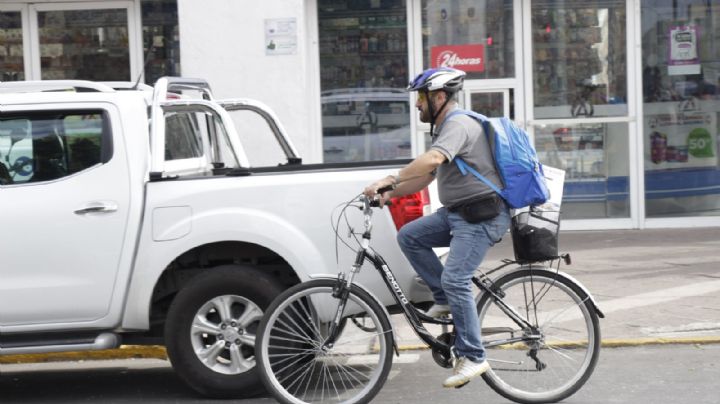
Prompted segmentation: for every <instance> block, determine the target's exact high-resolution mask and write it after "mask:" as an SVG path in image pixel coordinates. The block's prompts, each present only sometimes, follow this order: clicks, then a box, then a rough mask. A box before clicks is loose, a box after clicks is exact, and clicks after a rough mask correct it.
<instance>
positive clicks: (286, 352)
mask: <svg viewBox="0 0 720 404" xmlns="http://www.w3.org/2000/svg"><path fill="white" fill-rule="evenodd" d="M357 205H359V206H358V207H359V208H361V209H362V210H363V214H364V232H363V233H362V240H358V241H359V243H360V248H359V249H358V250H357V255H356V258H355V262H354V264H353V265H352V267H351V269H350V271H349V274H346V273H340V274H339V275H338V277H337V278H326V279H315V280H310V281H307V282H304V283H300V284H298V285H296V286H294V287H292V288H290V289H288V290H286V291H285V292H283V293H282V294H280V295H279V296H278V297H277V298H276V299H275V300H274V302H273V303H272V304H271V305H270V306H269V307H268V309H267V311H266V312H265V315H264V318H263V320H262V322H261V324H260V326H259V329H258V332H257V341H256V362H257V366H258V369H259V372H260V375H261V377H262V379H263V383H264V384H265V386H266V387H267V389H268V390H269V391H270V392H271V393H272V394H273V396H274V397H275V398H276V399H277V400H278V401H280V402H283V403H313V402H323V403H325V402H341V403H365V402H369V401H370V400H372V398H373V397H375V396H376V395H377V394H378V392H379V391H380V389H381V388H382V386H383V385H384V383H385V381H386V379H387V377H388V373H389V371H390V368H391V366H392V353H393V350H394V351H395V352H396V353H398V347H397V344H396V342H395V340H394V337H393V330H392V325H391V322H390V319H389V313H388V311H387V309H386V308H385V307H384V306H383V305H382V304H381V303H380V302H379V301H378V300H377V299H376V298H375V297H374V296H373V295H372V294H371V293H369V292H368V291H366V290H365V289H363V288H362V287H360V286H359V285H357V284H355V283H354V282H353V280H354V277H355V275H356V274H357V273H358V271H360V268H361V266H362V264H363V263H364V262H365V261H366V260H367V261H369V262H370V263H372V265H373V266H374V267H375V268H376V269H377V270H378V272H379V273H380V275H381V276H382V278H383V280H384V282H385V285H386V286H387V287H388V289H389V290H390V292H391V294H392V296H393V297H394V299H395V301H396V303H397V305H398V307H399V308H400V310H401V312H402V313H403V314H404V315H405V318H406V319H407V321H408V322H409V324H410V325H411V326H412V328H413V329H414V331H415V332H416V334H417V335H418V336H419V337H420V339H421V340H422V341H424V342H425V343H426V344H427V345H429V346H430V348H431V349H432V357H433V359H434V360H435V362H436V363H438V364H439V365H440V366H442V367H445V368H451V367H453V363H454V357H455V355H454V352H453V349H452V345H453V341H454V331H450V332H444V333H442V334H441V335H439V336H438V337H437V338H436V337H433V336H432V335H431V334H430V332H429V331H428V330H427V329H426V328H425V326H424V325H423V324H441V325H443V326H448V327H449V326H452V319H450V318H439V319H436V318H431V317H428V316H426V315H425V314H424V313H423V312H421V311H420V310H418V309H417V308H416V307H415V306H413V304H412V303H411V302H410V301H409V300H408V298H407V297H406V296H405V293H404V292H403V290H402V288H401V287H400V285H399V284H398V283H397V282H396V281H395V276H394V275H393V273H392V271H391V269H390V268H389V267H388V265H387V263H386V262H385V260H384V259H383V258H382V257H381V256H380V255H379V254H377V253H376V252H375V251H374V250H373V249H372V248H370V240H371V232H372V208H373V207H377V206H378V204H377V202H376V201H371V200H368V199H367V198H365V197H364V196H359V197H357V198H355V199H354V200H352V201H350V202H348V204H347V205H346V207H345V208H347V207H348V206H357ZM344 212H345V209H343V211H342V213H341V215H342V214H344ZM338 221H339V219H338ZM336 234H337V229H336ZM556 258H557V269H554V268H553V267H552V264H553V261H551V262H550V267H543V266H540V265H538V262H524V263H522V265H521V266H519V267H517V268H515V269H512V270H510V271H509V272H506V273H504V274H501V276H499V277H498V278H497V279H494V280H493V279H491V277H490V275H492V274H494V273H496V272H497V271H500V270H501V269H503V268H506V267H508V266H509V265H512V264H517V263H518V261H514V260H504V261H503V262H502V265H500V266H498V267H497V268H494V269H492V270H490V271H488V272H487V273H481V274H479V275H476V276H474V277H473V283H474V284H475V285H476V286H477V287H478V288H479V290H480V294H479V295H478V296H477V297H476V301H477V308H478V315H479V317H480V324H481V327H482V335H483V343H484V345H485V348H486V353H487V358H488V361H489V363H490V364H491V369H490V370H488V371H487V372H486V373H485V374H483V376H482V377H483V379H484V381H485V382H486V383H487V384H488V385H489V386H490V387H491V388H492V389H493V390H495V391H496V392H497V393H499V394H500V395H502V396H504V397H506V398H508V399H510V400H513V401H516V402H519V403H548V402H556V401H560V400H562V399H565V398H567V397H569V396H570V395H572V394H574V393H575V392H576V391H577V390H578V389H580V387H581V386H582V385H583V384H584V383H585V382H586V381H587V380H588V378H589V377H590V375H591V374H592V372H593V370H594V367H595V365H596V363H597V360H598V355H599V349H600V328H599V320H598V316H599V317H604V316H603V314H602V312H601V311H600V310H599V309H598V307H597V304H596V303H595V301H594V300H593V298H592V296H591V295H590V293H589V292H588V291H587V290H586V289H585V288H584V287H583V286H582V285H581V284H579V283H578V282H577V281H575V280H574V279H573V278H572V277H570V276H569V275H566V274H564V273H563V272H560V270H559V268H560V261H561V260H563V261H564V262H565V263H566V264H570V257H569V255H567V254H566V255H563V256H562V257H556ZM398 355H399V353H398Z"/></svg>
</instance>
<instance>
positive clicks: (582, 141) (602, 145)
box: [523, 0, 638, 229]
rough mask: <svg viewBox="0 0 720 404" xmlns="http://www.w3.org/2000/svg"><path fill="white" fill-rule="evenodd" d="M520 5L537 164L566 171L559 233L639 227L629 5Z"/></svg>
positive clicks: (617, 1) (591, 0)
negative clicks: (522, 9)
mask: <svg viewBox="0 0 720 404" xmlns="http://www.w3.org/2000/svg"><path fill="white" fill-rule="evenodd" d="M523 4H524V11H523V18H524V24H523V26H524V27H526V29H525V31H524V36H525V41H524V43H526V44H530V47H529V48H526V52H525V65H526V66H531V68H530V69H529V70H528V71H527V72H526V77H525V82H526V83H527V89H528V91H527V93H528V95H529V96H528V97H526V104H525V105H526V111H527V113H528V116H529V121H530V125H529V129H530V132H531V133H532V134H533V135H534V138H535V146H536V149H537V151H538V155H539V157H540V160H541V162H542V163H543V164H546V165H549V166H552V167H557V168H560V169H563V170H565V172H566V176H565V189H564V194H563V204H562V209H563V212H562V214H563V220H564V224H563V228H564V229H572V228H583V229H588V228H590V229H592V228H615V227H616V228H630V227H634V226H636V225H637V223H638V219H637V202H636V201H637V200H638V195H637V192H635V193H632V192H631V189H634V188H633V187H634V186H636V180H635V179H634V178H633V177H632V176H631V172H632V169H631V167H633V164H634V162H635V161H636V157H635V154H636V153H635V152H634V150H635V141H634V139H635V135H634V133H635V132H634V125H630V121H631V119H632V113H633V108H632V103H631V102H630V100H631V99H632V94H633V93H632V89H629V85H628V72H629V71H632V70H631V69H630V68H629V63H631V62H632V58H628V49H627V48H628V46H627V43H628V42H629V41H628V38H629V36H628V32H627V21H628V20H632V19H629V18H628V13H629V12H632V7H631V6H628V4H632V2H628V1H626V0H578V1H574V2H564V1H548V0H543V1H539V0H534V1H530V2H523ZM634 201H635V202H634ZM568 219H570V220H568ZM588 219H593V220H589V221H588ZM594 219H602V220H594Z"/></svg>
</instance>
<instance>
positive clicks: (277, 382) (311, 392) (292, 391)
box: [255, 279, 393, 403]
mask: <svg viewBox="0 0 720 404" xmlns="http://www.w3.org/2000/svg"><path fill="white" fill-rule="evenodd" d="M336 284H337V281H336V280H332V279H318V280H312V281H309V282H305V283H301V284H299V285H296V286H294V287H292V288H290V289H288V290H287V291H285V292H283V293H282V294H280V295H279V296H278V297H277V298H276V299H275V300H274V302H273V303H272V304H271V305H270V307H268V309H267V310H266V315H265V316H264V318H263V321H262V322H261V323H260V327H259V329H258V333H257V336H258V341H257V342H256V353H255V356H256V362H257V365H258V369H259V373H260V375H261V378H262V380H263V383H264V384H265V387H266V388H267V390H268V391H269V392H270V393H271V394H272V395H273V396H274V397H275V399H276V400H278V401H279V402H282V403H320V402H322V403H367V402H369V401H370V400H372V399H373V397H375V396H376V395H377V394H378V392H380V389H381V388H382V386H383V385H384V384H385V381H386V379H387V376H388V373H389V372H390V368H391V367H392V354H393V335H392V327H391V323H390V320H389V319H388V317H387V315H386V312H385V310H383V308H382V306H380V304H379V303H377V301H376V300H375V299H374V298H373V297H372V296H371V295H370V294H368V293H367V292H366V291H364V290H363V289H361V288H360V287H358V286H356V285H353V286H352V287H351V289H350V292H349V297H348V302H347V306H346V308H345V311H344V314H345V318H344V319H343V321H342V322H341V324H340V326H341V333H340V334H339V336H338V338H337V339H336V341H335V343H334V344H333V345H332V347H330V348H329V349H325V350H324V349H322V345H323V343H324V342H325V340H326V337H327V332H328V326H329V323H330V320H331V319H332V318H333V317H334V316H335V313H336V310H337V307H338V302H339V300H338V299H336V298H334V297H333V296H332V294H333V287H334V286H335V285H336ZM351 315H365V316H366V318H367V319H369V320H370V321H371V322H372V323H373V324H374V325H373V327H372V328H370V329H373V328H374V329H375V331H373V332H367V331H363V330H362V329H360V328H358V327H356V326H355V324H354V322H353V321H347V318H348V316H351Z"/></svg>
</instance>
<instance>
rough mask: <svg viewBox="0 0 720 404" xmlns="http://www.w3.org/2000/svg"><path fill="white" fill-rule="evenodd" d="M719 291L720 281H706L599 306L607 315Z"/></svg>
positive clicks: (599, 304)
mask: <svg viewBox="0 0 720 404" xmlns="http://www.w3.org/2000/svg"><path fill="white" fill-rule="evenodd" d="M718 291H720V280H717V281H706V282H698V283H691V284H689V285H684V286H677V287H674V288H668V289H660V290H655V291H652V292H647V293H640V294H637V295H632V296H626V297H621V298H619V299H613V300H608V301H604V302H603V301H600V302H598V306H599V307H600V310H602V312H603V313H605V314H607V313H612V312H615V311H621V310H630V309H634V308H637V307H645V306H652V305H656V304H660V303H667V302H671V301H673V300H679V299H683V298H686V297H692V296H700V295H707V294H710V293H714V292H718ZM591 293H592V292H591Z"/></svg>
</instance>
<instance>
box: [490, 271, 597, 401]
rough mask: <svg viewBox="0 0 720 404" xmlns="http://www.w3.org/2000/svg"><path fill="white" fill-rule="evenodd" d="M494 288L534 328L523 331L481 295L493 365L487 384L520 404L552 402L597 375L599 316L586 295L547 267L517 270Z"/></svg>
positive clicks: (501, 279) (491, 363)
mask: <svg viewBox="0 0 720 404" xmlns="http://www.w3.org/2000/svg"><path fill="white" fill-rule="evenodd" d="M495 285H496V287H497V288H499V289H500V290H501V291H502V292H503V293H504V294H505V297H503V299H502V300H503V301H504V302H505V303H506V304H507V305H508V306H510V307H512V308H513V309H514V310H515V311H516V312H517V313H518V314H520V316H522V317H523V318H525V319H526V320H527V321H528V322H529V323H530V324H532V328H529V329H522V328H521V327H519V326H518V325H517V324H516V323H515V322H513V321H512V320H511V319H510V318H509V317H508V315H507V314H505V313H504V312H503V311H502V310H501V308H500V306H499V305H498V304H497V303H496V302H495V301H494V299H493V298H492V296H489V295H488V294H484V295H483V296H482V298H481V299H480V301H479V303H478V314H479V316H480V325H481V327H482V332H483V343H484V344H485V348H486V352H487V357H488V361H489V363H490V365H491V370H490V371H488V372H486V373H485V374H484V375H483V378H484V379H485V381H486V382H487V383H488V385H490V387H492V388H493V390H495V391H496V392H497V393H499V394H500V395H502V396H504V397H506V398H508V399H510V400H513V401H516V402H519V403H553V402H557V401H560V400H563V399H565V398H567V397H569V396H571V395H572V394H574V393H575V392H576V391H577V390H578V389H580V387H582V385H583V384H585V382H586V381H587V380H588V378H589V377H590V375H591V374H592V372H593V370H594V368H595V365H596V363H597V360H598V355H599V352H600V327H599V322H598V316H597V313H596V312H595V308H594V307H593V303H592V302H591V301H590V298H589V296H588V295H587V293H585V292H584V291H583V289H582V288H580V287H579V286H578V285H577V284H575V283H574V282H572V281H571V280H569V279H568V278H566V277H562V276H558V275H557V274H556V273H555V272H552V271H548V270H546V269H522V270H518V271H514V272H511V273H509V274H507V275H505V276H503V277H501V278H500V279H499V280H498V281H496V282H495ZM518 337H521V338H522V340H521V341H519V342H518V340H517V338H518ZM512 338H515V340H514V341H508V340H509V339H512Z"/></svg>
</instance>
